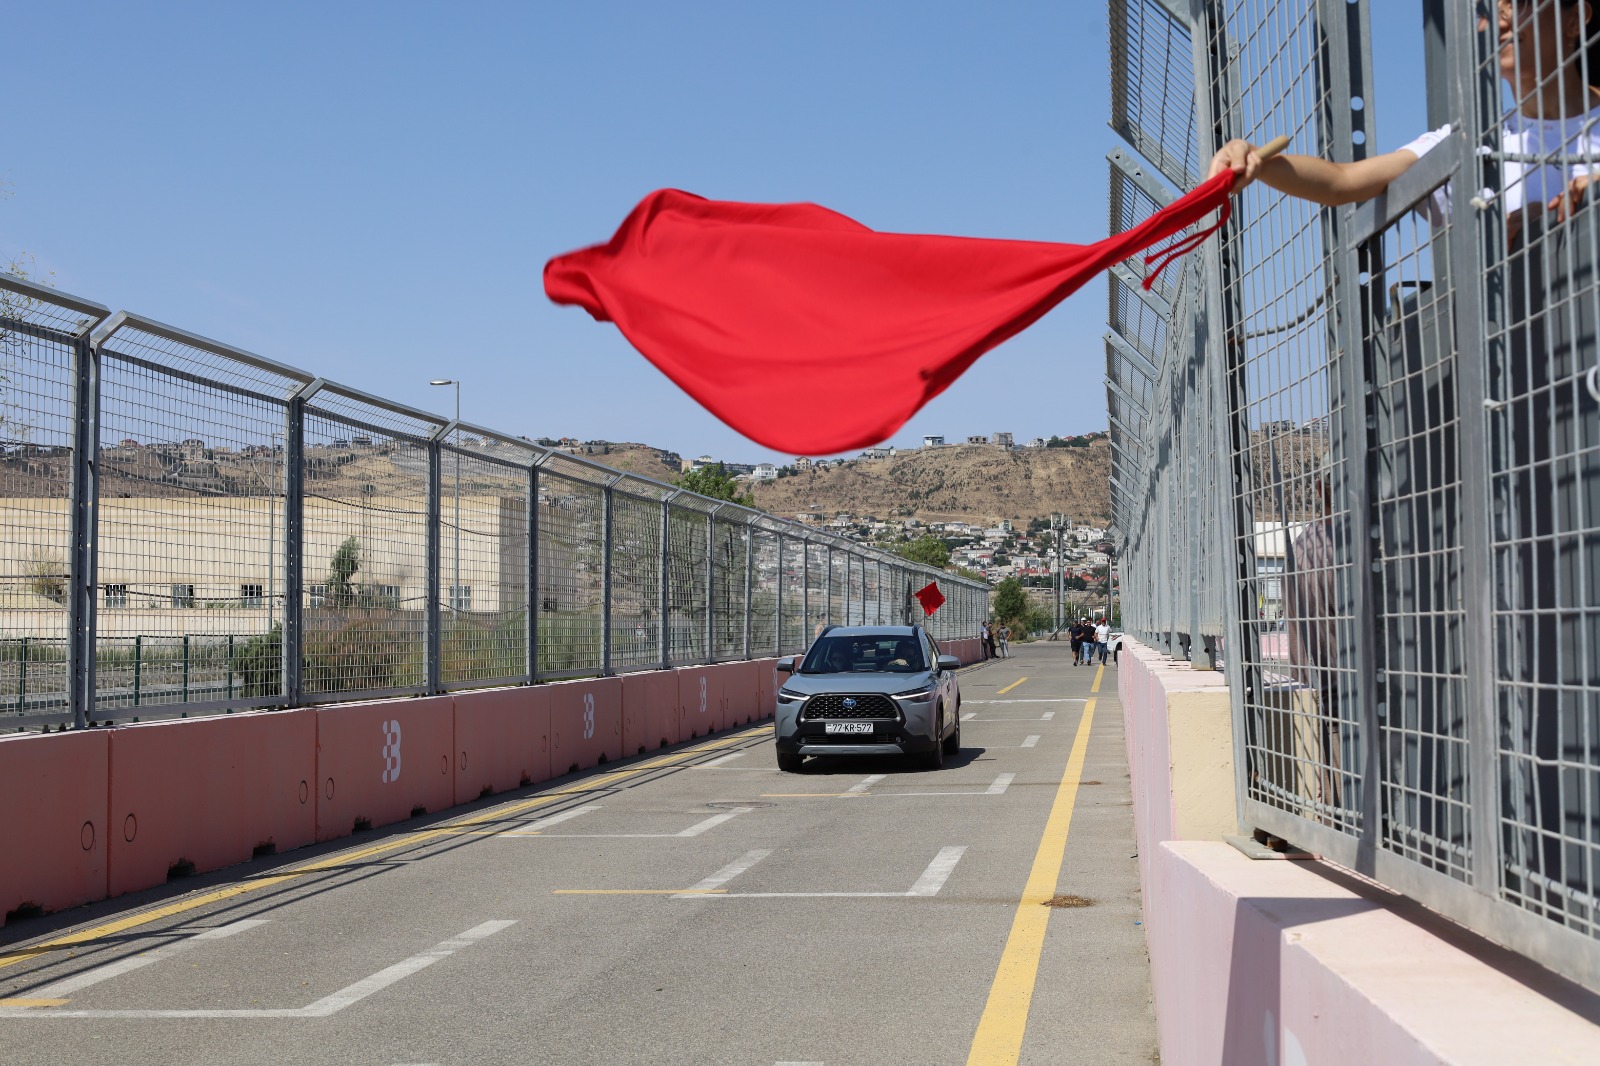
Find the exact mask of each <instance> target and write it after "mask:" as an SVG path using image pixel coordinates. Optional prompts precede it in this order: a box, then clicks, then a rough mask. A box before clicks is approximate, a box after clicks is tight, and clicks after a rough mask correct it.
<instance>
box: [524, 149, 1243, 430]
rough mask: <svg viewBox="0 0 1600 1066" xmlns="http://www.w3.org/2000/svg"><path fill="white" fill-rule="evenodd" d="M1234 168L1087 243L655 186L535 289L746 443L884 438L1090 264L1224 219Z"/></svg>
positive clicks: (1089, 270) (1082, 278) (1097, 267)
mask: <svg viewBox="0 0 1600 1066" xmlns="http://www.w3.org/2000/svg"><path fill="white" fill-rule="evenodd" d="M1233 180H1234V179H1233V172H1232V171H1224V172H1223V173H1221V174H1219V175H1217V176H1216V177H1215V178H1213V179H1211V180H1210V181H1208V182H1206V183H1205V184H1203V185H1201V186H1200V187H1199V188H1197V189H1195V190H1194V191H1193V192H1191V193H1190V194H1189V195H1187V196H1185V197H1184V198H1183V199H1181V200H1179V201H1177V202H1176V203H1174V204H1172V205H1171V206H1169V207H1167V208H1165V209H1164V210H1162V211H1159V212H1157V213H1156V214H1154V215H1152V216H1151V217H1150V218H1148V219H1146V220H1145V221H1144V222H1142V223H1140V224H1139V225H1137V226H1135V227H1133V228H1132V229H1129V230H1126V231H1124V232H1122V233H1118V234H1115V235H1113V236H1111V237H1108V238H1106V239H1105V240H1102V241H1099V242H1097V243H1095V244H1086V245H1079V244H1054V243H1047V242H1044V241H1010V240H986V239H980V238H974V237H939V236H930V235H924V234H910V233H878V232H875V231H873V230H870V229H868V228H867V227H866V226H863V225H862V224H861V223H859V222H857V221H855V220H854V219H851V218H847V217H846V216H844V215H841V214H839V213H838V212H836V211H830V210H828V209H827V208H825V207H819V206H817V205H816V204H804V203H801V204H749V203H733V202H728V201H718V200H706V199H703V198H702V197H699V196H695V195H693V194H691V193H686V192H680V191H678V190H676V189H662V190H660V191H657V192H653V193H651V194H650V195H649V196H647V197H645V198H644V200H643V201H642V202H641V203H640V204H639V206H638V207H636V208H634V210H633V212H632V213H631V214H630V215H628V217H627V219H625V220H624V221H623V223H622V226H621V228H619V229H618V230H617V232H616V235H615V236H614V237H612V238H611V240H610V241H608V242H606V243H605V244H597V245H595V246H594V247H592V248H585V249H583V250H581V251H576V252H571V253H569V254H567V255H563V256H558V257H556V258H555V259H552V260H550V262H548V263H546V264H545V268H544V290H545V293H546V294H547V295H548V296H549V297H550V299H551V300H553V301H554V302H556V303H558V304H576V305H578V306H579V307H582V308H583V309H584V310H586V311H588V312H589V314H591V315H593V316H594V317H595V318H596V319H597V320H599V321H601V322H615V323H616V324H617V328H618V329H620V330H621V331H622V334H623V336H625V337H627V338H628V340H629V341H630V342H631V343H632V344H633V346H634V347H635V348H637V349H638V350H639V351H640V352H641V353H642V354H643V355H644V357H645V358H646V359H648V360H650V361H651V362H652V363H654V364H655V365H656V367H657V368H658V369H659V370H661V372H662V373H664V374H666V375H667V377H669V378H671V379H672V380H673V381H674V382H676V383H677V384H678V386H679V387H680V388H682V389H683V390H684V391H685V392H687V393H688V394H689V395H690V396H692V397H694V398H695V399H696V400H698V401H699V402H700V403H701V405H703V406H704V407H705V408H706V410H708V411H710V412H711V413H712V414H714V415H716V416H717V417H718V418H720V419H721V420H722V421H723V422H726V423H727V424H728V425H729V426H731V427H733V428H734V429H735V430H737V431H738V432H740V433H742V434H744V435H745V436H746V437H749V438H750V439H751V440H753V441H756V442H757V443H759V444H764V445H766V446H767V447H769V448H773V449H775V450H777V451H782V452H788V453H789V454H791V455H833V454H836V453H838V452H845V451H853V450H855V449H858V448H862V447H865V446H867V445H871V444H877V443H878V442H879V441H883V440H887V439H888V438H889V437H890V436H892V435H893V434H894V433H895V431H896V430H898V429H899V428H900V427H901V426H903V425H904V424H905V423H906V421H907V420H908V419H910V418H911V416H912V415H914V414H916V413H917V411H918V410H920V409H921V408H922V406H923V404H925V403H927V402H928V401H929V400H931V399H933V398H934V397H935V396H937V395H939V394H940V393H941V392H943V391H944V390H945V389H946V388H948V387H949V386H950V385H951V384H952V383H953V382H954V381H955V380H956V379H957V378H958V377H960V376H961V375H962V374H963V373H964V372H965V371H966V369H967V368H968V367H970V366H971V365H972V364H973V363H975V362H976V361H977V360H978V358H979V357H980V356H981V355H983V354H984V353H985V352H987V351H989V350H990V349H991V348H994V347H995V346H996V345H998V344H1000V343H1001V342H1003V341H1005V340H1006V339H1008V338H1010V337H1012V336H1014V335H1016V334H1017V333H1020V332H1021V331H1022V330H1024V329H1026V328H1028V326H1030V325H1032V324H1033V323H1034V322H1036V321H1037V320H1038V319H1039V318H1041V317H1042V316H1043V315H1044V314H1045V313H1046V312H1047V311H1049V310H1050V309H1051V308H1052V307H1054V306H1055V305H1056V304H1058V303H1060V302H1061V301H1062V300H1064V299H1066V298H1067V297H1068V296H1070V295H1071V294H1072V293H1073V292H1074V291H1076V290H1077V289H1078V288H1079V287H1080V286H1082V285H1083V284H1084V283H1085V282H1087V281H1088V280H1089V279H1090V278H1093V277H1094V276H1095V275H1097V274H1099V273H1100V272H1101V271H1102V270H1105V269H1106V268H1108V267H1110V266H1111V265H1112V264H1114V263H1118V262H1121V261H1122V260H1124V259H1126V258H1128V257H1129V256H1131V255H1134V254H1135V253H1137V252H1140V251H1143V250H1144V249H1146V248H1149V247H1150V246H1152V245H1154V244H1156V243H1157V242H1159V241H1162V240H1165V239H1166V238H1168V237H1170V236H1172V235H1173V234H1175V233H1178V232H1179V231H1181V230H1183V229H1185V228H1186V227H1188V226H1191V225H1193V224H1195V223H1197V222H1199V221H1200V220H1201V219H1202V218H1204V217H1206V216H1207V215H1209V214H1210V213H1211V212H1212V211H1215V210H1217V209H1219V208H1220V209H1222V211H1223V214H1222V216H1221V217H1222V218H1223V219H1226V217H1227V209H1228V192H1229V190H1230V189H1231V188H1232V187H1233ZM1220 224H1221V223H1220V222H1219V223H1218V225H1220ZM1206 232H1209V231H1206ZM1203 238H1204V232H1202V233H1196V234H1194V235H1193V236H1192V237H1190V238H1188V239H1185V240H1183V241H1179V242H1177V243H1175V244H1173V245H1171V246H1169V247H1167V248H1166V249H1163V251H1162V252H1161V253H1158V254H1157V255H1152V256H1149V257H1147V258H1146V262H1147V263H1149V262H1152V261H1155V260H1163V262H1160V263H1157V264H1156V265H1155V266H1153V267H1152V269H1151V272H1150V274H1151V277H1153V276H1154V275H1155V274H1156V273H1159V271H1160V269H1161V267H1162V266H1164V265H1165V260H1170V259H1171V258H1173V257H1175V256H1177V255H1181V254H1183V252H1185V251H1187V250H1189V249H1190V248H1193V247H1195V246H1196V245H1197V244H1198V243H1199V241H1200V240H1201V239H1203Z"/></svg>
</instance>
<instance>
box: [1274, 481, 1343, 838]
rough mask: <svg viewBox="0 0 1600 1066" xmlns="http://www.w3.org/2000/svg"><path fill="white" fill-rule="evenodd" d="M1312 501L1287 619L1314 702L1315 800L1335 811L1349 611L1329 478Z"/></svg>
mask: <svg viewBox="0 0 1600 1066" xmlns="http://www.w3.org/2000/svg"><path fill="white" fill-rule="evenodd" d="M1312 497H1313V500H1314V506H1315V507H1316V513H1315V514H1314V515H1312V516H1311V518H1310V520H1309V521H1308V522H1306V524H1305V528H1304V529H1302V530H1301V531H1300V533H1299V534H1298V535H1297V536H1295V537H1294V538H1293V540H1291V541H1290V543H1289V551H1288V553H1287V558H1286V560H1285V562H1286V564H1287V567H1288V571H1289V572H1288V575H1287V576H1288V580H1287V581H1286V582H1285V583H1284V598H1283V617H1284V625H1285V628H1287V630H1288V636H1289V663H1290V665H1291V667H1292V669H1293V670H1294V678H1295V680H1296V681H1297V682H1299V683H1300V684H1301V685H1304V686H1305V688H1306V691H1308V692H1309V693H1311V694H1312V696H1313V698H1314V699H1315V701H1316V705H1315V712H1314V713H1315V715H1316V721H1317V723H1318V734H1317V738H1316V740H1317V743H1318V745H1319V746H1320V748H1321V758H1320V759H1317V760H1316V763H1317V772H1316V778H1315V781H1314V789H1315V793H1314V795H1313V796H1312V797H1311V798H1312V799H1314V800H1316V801H1318V802H1320V803H1322V804H1325V805H1327V806H1330V807H1336V808H1337V807H1339V806H1341V803H1340V800H1341V799H1342V795H1343V791H1344V790H1343V787H1342V784H1343V782H1342V777H1343V769H1342V767H1343V765H1344V760H1343V759H1342V758H1341V753H1340V741H1341V735H1340V731H1339V713H1340V706H1341V704H1340V695H1339V680H1340V670H1339V629H1338V627H1339V620H1340V619H1341V618H1342V617H1344V616H1345V610H1344V608H1343V607H1342V606H1341V605H1340V603H1339V601H1338V598H1337V597H1338V589H1337V587H1336V584H1335V574H1336V573H1337V572H1338V570H1337V568H1338V565H1339V558H1338V552H1337V549H1336V547H1335V543H1334V530H1333V496H1332V491H1331V487H1330V486H1329V484H1328V477H1327V475H1326V474H1325V473H1322V474H1318V475H1317V477H1316V479H1315V481H1314V482H1313V484H1312Z"/></svg>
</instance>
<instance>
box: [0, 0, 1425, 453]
mask: <svg viewBox="0 0 1600 1066" xmlns="http://www.w3.org/2000/svg"><path fill="white" fill-rule="evenodd" d="M1374 7H1375V8H1377V7H1382V8H1383V9H1384V12H1385V13H1384V14H1375V15H1374V16H1373V17H1374V20H1375V24H1376V25H1375V30H1376V32H1375V34H1374V36H1375V37H1376V39H1377V40H1378V42H1379V48H1380V51H1379V55H1378V60H1377V74H1378V86H1377V89H1378V91H1377V93H1376V94H1375V95H1376V98H1377V106H1378V120H1379V124H1378V146H1379V148H1380V149H1385V150H1386V149H1389V148H1394V147H1398V146H1399V145H1400V144H1403V143H1404V142H1405V141H1407V140H1409V139H1410V138H1411V137H1412V136H1414V135H1415V132H1416V131H1418V130H1420V129H1421V128H1422V126H1423V120H1422V111H1421V103H1420V84H1419V81H1420V78H1419V74H1418V68H1419V67H1420V53H1419V52H1418V51H1417V48H1418V44H1417V42H1418V40H1419V33H1418V25H1417V24H1418V22H1419V19H1420V16H1419V15H1417V14H1416V12H1415V9H1414V7H1413V5H1409V4H1388V3H1386V4H1383V5H1374ZM6 26H7V36H8V45H7V48H6V76H5V88H6V93H7V96H8V106H7V108H6V110H7V114H8V116H9V119H8V122H7V123H6V130H5V132H4V133H0V180H4V181H6V182H7V183H9V186H10V190H9V191H10V195H9V196H8V197H7V198H5V199H0V257H5V258H10V257H12V256H15V255H18V254H20V253H23V252H26V253H29V254H31V255H32V256H33V257H35V260H36V265H37V268H38V269H39V270H40V271H41V272H53V275H54V277H53V281H54V283H55V284H56V285H57V286H58V287H59V288H61V289H63V290H65V291H68V292H72V293H75V294H77V295H81V296H85V297H88V298H90V299H94V300H98V301H100V302H102V303H105V304H108V305H110V306H111V307H113V308H127V309H129V310H133V311H137V312H140V313H142V314H146V315H149V316H151V317H153V318H156V319H159V320H162V321H166V322H170V323H172V324H174V325H178V326H182V327H184V328H187V329H190V330H193V331H195V332H198V333H202V334H205V335H208V336H212V337H215V338H217V339H219V340H225V341H228V342H230V343H233V344H236V345H239V346H241V347H244V348H248V349H251V350H253V351H257V352H259V353H260V354H262V355H266V356H269V357H272V358H275V359H279V360H282V361H284V362H288V363H292V364H296V365H299V366H302V367H304V368H306V369H308V370H313V371H316V372H317V373H319V374H322V375H323V376H326V377H329V378H332V379H335V380H339V381H343V382H346V383H348V384H352V385H356V386H358V387H361V388H365V389H368V390H370V391H373V392H378V393H381V394H383V395H386V396H389V397H391V398H393V399H397V400H401V401H404V402H407V403H412V404H415V405H417V406H421V407H426V408H429V409H432V410H439V411H447V410H448V408H449V396H448V395H447V393H446V390H441V389H430V388H429V387H428V385H427V384H426V383H427V381H428V379H430V378H434V377H460V378H461V379H462V380H463V390H462V415H463V417H464V418H467V419H470V420H472V421H475V422H479V423H482V424H485V425H489V426H493V427H495V428H497V429H501V430H505V431H509V432H512V433H516V434H526V435H528V436H540V435H555V436H576V437H580V438H586V439H587V438H593V437H604V438H608V439H611V440H642V441H646V442H649V443H651V444H656V445H660V446H663V447H668V448H672V449H675V450H677V451H680V452H683V453H685V454H691V455H697V454H700V453H702V452H709V453H711V454H714V455H717V456H719V457H723V458H727V459H731V460H742V461H755V460H758V459H766V458H772V457H774V453H770V452H768V451H766V450H765V449H762V448H760V447H759V446H757V445H755V444H753V443H750V442H748V441H746V440H744V438H742V437H740V436H738V435H737V434H735V433H734V432H733V431H731V430H729V429H727V428H726V427H724V426H722V425H721V424H720V423H719V422H717V421H716V420H715V419H714V418H712V417H711V416H710V415H708V414H706V413H705V412H704V411H702V410H701V409H700V408H699V407H698V406H697V405H696V404H695V403H694V402H693V401H691V400H689V399H688V398H687V397H686V396H684V395H683V394H682V393H681V392H679V391H678V389H677V388H676V387H675V386H673V385H672V384H671V383H670V382H669V381H667V379H666V378H665V377H663V376H662V375H661V374H660V373H659V372H658V371H656V370H655V369H654V368H653V367H651V366H650V365H649V364H648V363H647V362H645V360H644V359H642V358H641V357H639V356H638V355H637V354H636V353H634V352H633V350H632V349H631V348H629V347H628V345H627V343H626V342H625V341H624V340H623V339H622V338H621V337H620V335H618V333H617V332H616V330H615V329H614V328H613V327H611V326H608V325H599V324H596V323H594V322H593V321H591V320H590V319H589V318H588V316H587V315H585V314H584V313H583V312H581V311H578V310H576V309H572V308H557V307H554V306H552V305H550V304H549V303H548V302H547V301H546V300H545V298H544V295H543V291H542V289H541V287H540V280H539V272H540V269H541V267H542V266H543V264H544V261H545V260H546V259H548V258H549V257H550V256H552V255H555V254H559V253H561V252H564V251H567V250H570V249H572V248H576V247H580V246H583V245H586V244H591V243H594V242H596V241H599V240H602V239H604V238H606V237H608V236H609V235H610V234H611V232H612V231H613V230H614V229H615V227H616V225H617V223H618V222H620V221H621V219H622V217H623V215H624V214H625V213H626V212H627V210H628V209H629V208H630V207H632V206H633V204H634V203H635V202H637V201H638V200H639V198H640V197H642V196H643V195H644V194H645V193H647V192H649V191H650V190H652V189H655V188H660V187H663V186H675V187H679V188H684V189H689V190H691V191H693V192H697V193H700V194H702V195H705V196H710V197H714V198H718V199H735V200H755V201H788V200H812V201H815V202H818V203H822V204H825V205H827V206H829V207H831V208H834V209H836V210H839V211H843V212H845V213H846V214H849V215H852V216H853V217H855V218H857V219H859V220H861V221H862V222H864V223H866V224H867V225H869V226H872V227H874V228H876V229H884V230H902V231H912V232H931V233H950V234H960V235H967V236H987V237H1011V238H1023V239H1033V240H1061V241H1071V242H1079V243H1086V242H1089V241H1092V240H1095V239H1098V238H1099V237H1101V236H1103V235H1104V233H1105V231H1106V216H1105V210H1106V208H1105V203H1106V193H1105V187H1106V165H1105V162H1104V157H1105V154H1106V153H1107V152H1108V151H1110V150H1111V149H1112V148H1113V147H1115V146H1116V145H1117V143H1118V141H1117V138H1116V137H1115V135H1114V134H1112V133H1111V132H1110V130H1109V129H1108V128H1107V126H1106V118H1107V80H1108V74H1107V68H1106V55H1107V43H1106V42H1107V35H1106V25H1105V8H1104V5H1103V4H1102V3H1100V2H1098V0H1065V2H1063V0H1052V2H1035V3H993V4H982V5H980V4H972V3H951V2H944V0H915V2H900V0H894V2H889V0H856V2H854V3H836V2H832V0H811V2H809V3H805V4H793V3H787V4H777V3H769V2H765V0H743V2H739V3H720V2H717V3H705V2H694V3H680V4H672V5H669V4H662V3H655V4H646V3H620V2H605V0H585V2H584V3H559V4H558V3H549V2H536V3H517V4H512V3H475V4H450V5H446V4H443V3H439V4H417V3H400V2H394V3H381V4H380V3H316V4H308V3H275V4H255V5H242V4H164V3H143V4H137V5H132V4H116V5H112V4H94V3H88V4H83V3H80V4H71V5H65V4H26V5H17V6H14V7H13V8H12V9H11V10H9V11H8V13H7V15H6ZM1104 320H1105V289H1104V284H1103V282H1096V283H1094V284H1092V285H1090V286H1088V287H1086V288H1085V289H1084V290H1082V291H1080V292H1079V293H1078V294H1077V295H1076V296H1074V297H1073V298H1072V299H1070V300H1069V301H1067V303H1066V304H1064V305H1063V306H1061V307H1060V308H1058V309H1057V310H1056V311H1054V312H1052V313H1051V314H1050V315H1049V316H1047V317H1046V318H1045V319H1044V320H1043V321H1041V322H1039V323H1038V324H1037V325H1035V326H1034V327H1033V328H1031V329H1030V330H1028V331H1027V332H1025V333H1024V334H1022V335H1021V336H1019V337H1017V338H1015V339H1014V340H1012V341H1010V342H1009V343H1007V344H1006V345H1004V346H1003V347H1001V348H999V349H997V350H996V351H994V352H992V353H990V354H989V355H987V356H985V357H984V359H983V360H981V361H980V362H979V364H978V365H977V366H976V367H974V368H973V369H972V370H971V371H969V372H968V373H967V374H966V376H965V377H964V378H963V379H962V380H961V381H960V382H958V383H957V384H956V385H955V386H953V387H952V388H951V389H949V390H948V391H947V392H946V393H945V394H944V395H942V396H941V397H939V398H938V399H936V400H935V401H934V402H933V403H931V404H930V405H929V406H928V407H927V408H926V409H925V410H924V411H923V412H922V413H921V414H920V415H918V417H917V418H916V419H914V420H913V421H912V422H911V423H910V424H908V425H907V426H906V428H905V429H904V430H903V431H902V433H901V434H900V435H899V436H897V437H896V440H897V441H900V442H910V441H914V440H917V439H920V437H921V435H922V434H923V433H943V434H946V435H948V436H965V435H967V434H970V433H990V432H993V431H995V430H1010V431H1011V432H1013V433H1015V434H1016V435H1017V437H1018V438H1019V439H1024V440H1025V439H1027V438H1030V437H1033V436H1048V435H1049V434H1051V433H1057V432H1059V433H1068V432H1083V431H1086V430H1090V429H1099V428H1104V427H1105V424H1106V415H1105V398H1104V392H1103V389H1102V388H1101V387H1100V385H1099V381H1100V378H1101V377H1102V374H1103V367H1104V360H1103V354H1102V346H1101V341H1100V337H1101V335H1102V334H1103V332H1104V329H1105V326H1104Z"/></svg>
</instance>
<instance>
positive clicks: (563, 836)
mask: <svg viewBox="0 0 1600 1066" xmlns="http://www.w3.org/2000/svg"><path fill="white" fill-rule="evenodd" d="M753 810H755V808H754V807H735V808H733V809H732V810H728V811H720V812H718V813H717V814H713V815H712V816H711V817H710V818H706V819H703V820H702V821H698V822H696V823H695V824H694V825H691V826H690V827H689V828H687V829H680V830H679V831H678V832H676V833H540V834H538V835H539V836H540V837H541V838H542V839H545V840H669V839H676V838H678V837H697V836H699V835H700V834H701V833H704V832H705V831H706V830H708V829H714V828H716V827H717V826H719V825H721V824H722V823H723V822H726V821H727V820H728V819H730V818H737V817H739V815H741V814H749V813H750V812H751V811H753ZM500 835H501V836H507V837H509V836H533V835H534V834H532V833H501V834H500Z"/></svg>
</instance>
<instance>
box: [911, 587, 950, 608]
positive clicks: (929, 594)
mask: <svg viewBox="0 0 1600 1066" xmlns="http://www.w3.org/2000/svg"><path fill="white" fill-rule="evenodd" d="M913 595H915V596H916V597H917V602H918V603H920V604H922V610H923V612H924V613H926V614H932V613H933V612H934V611H937V610H938V609H939V608H941V607H943V606H944V593H942V592H940V591H939V583H938V582H937V581H930V582H928V583H927V584H926V585H924V586H922V587H921V588H920V589H918V590H917V591H916V592H915V593H913Z"/></svg>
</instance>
